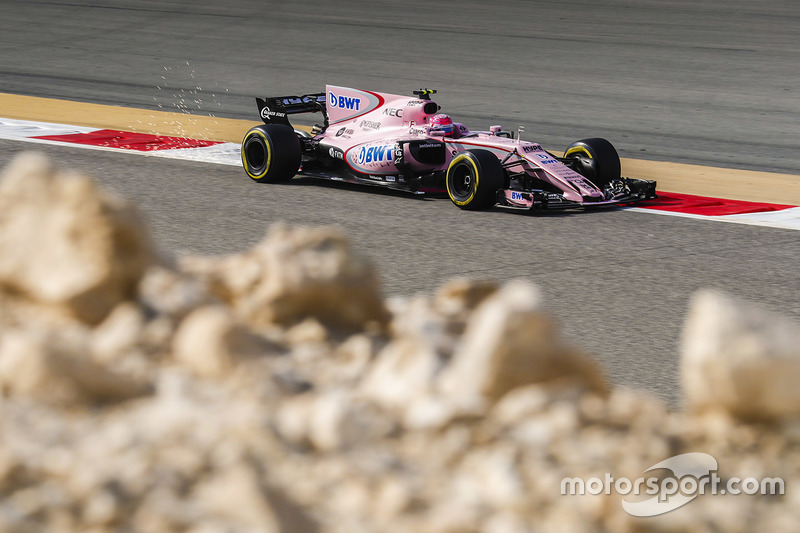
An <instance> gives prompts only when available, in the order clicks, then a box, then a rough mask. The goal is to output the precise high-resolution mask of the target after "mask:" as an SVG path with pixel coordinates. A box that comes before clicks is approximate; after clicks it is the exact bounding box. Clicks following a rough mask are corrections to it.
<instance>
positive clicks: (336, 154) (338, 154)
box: [328, 148, 344, 159]
mask: <svg viewBox="0 0 800 533" xmlns="http://www.w3.org/2000/svg"><path fill="white" fill-rule="evenodd" d="M328 154H329V155H330V156H331V157H333V158H334V159H344V152H342V151H341V150H340V149H338V148H331V149H330V150H328Z"/></svg>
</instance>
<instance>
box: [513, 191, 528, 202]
mask: <svg viewBox="0 0 800 533" xmlns="http://www.w3.org/2000/svg"><path fill="white" fill-rule="evenodd" d="M511 199H512V200H525V197H524V196H522V193H521V192H512V193H511Z"/></svg>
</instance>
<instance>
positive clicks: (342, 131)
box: [336, 127, 355, 139]
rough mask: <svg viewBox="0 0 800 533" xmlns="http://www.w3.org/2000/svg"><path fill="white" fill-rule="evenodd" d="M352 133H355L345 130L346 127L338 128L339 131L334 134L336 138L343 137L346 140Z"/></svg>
mask: <svg viewBox="0 0 800 533" xmlns="http://www.w3.org/2000/svg"><path fill="white" fill-rule="evenodd" d="M353 133H355V131H353V130H351V129H349V128H347V127H344V128H339V130H338V131H337V132H336V137H344V138H345V139H347V138H349V137H350V136H351V135H352V134H353Z"/></svg>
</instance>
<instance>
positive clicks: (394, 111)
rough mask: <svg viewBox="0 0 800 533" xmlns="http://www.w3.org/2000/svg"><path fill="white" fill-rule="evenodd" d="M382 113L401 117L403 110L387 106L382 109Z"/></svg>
mask: <svg viewBox="0 0 800 533" xmlns="http://www.w3.org/2000/svg"><path fill="white" fill-rule="evenodd" d="M383 114H384V115H389V116H390V117H398V118H403V110H402V109H399V108H396V107H387V108H386V109H384V110H383Z"/></svg>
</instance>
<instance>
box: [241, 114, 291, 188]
mask: <svg viewBox="0 0 800 533" xmlns="http://www.w3.org/2000/svg"><path fill="white" fill-rule="evenodd" d="M301 155H302V151H301V148H300V139H299V138H298V137H297V134H296V133H295V132H294V130H293V129H292V128H291V127H289V126H286V125H283V124H265V125H263V126H256V127H255V128H253V129H251V130H250V131H248V132H247V135H245V136H244V140H243V141H242V166H243V167H244V171H245V172H247V175H248V176H250V178H251V179H252V180H254V181H258V182H266V183H276V182H281V181H288V180H290V179H292V178H293V177H294V175H295V174H297V170H298V169H299V168H300V158H301Z"/></svg>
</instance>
